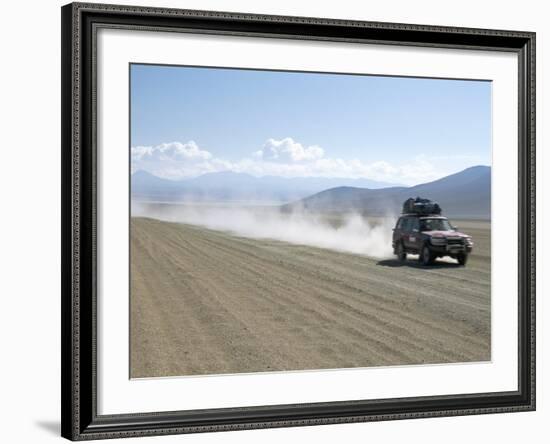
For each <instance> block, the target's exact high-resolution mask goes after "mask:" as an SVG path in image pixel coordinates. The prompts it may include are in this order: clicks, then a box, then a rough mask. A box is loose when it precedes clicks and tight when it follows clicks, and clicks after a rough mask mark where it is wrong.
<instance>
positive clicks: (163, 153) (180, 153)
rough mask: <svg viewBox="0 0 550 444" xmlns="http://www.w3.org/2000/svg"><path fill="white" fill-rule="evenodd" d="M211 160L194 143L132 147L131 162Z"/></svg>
mask: <svg viewBox="0 0 550 444" xmlns="http://www.w3.org/2000/svg"><path fill="white" fill-rule="evenodd" d="M211 158H212V154H210V153H209V152H208V151H206V150H201V149H200V148H199V147H198V146H197V144H196V143H195V142H194V141H192V140H191V141H189V142H187V143H180V142H170V143H161V144H160V145H156V146H136V147H132V160H135V161H138V162H156V161H176V162H187V161H200V160H208V159H211Z"/></svg>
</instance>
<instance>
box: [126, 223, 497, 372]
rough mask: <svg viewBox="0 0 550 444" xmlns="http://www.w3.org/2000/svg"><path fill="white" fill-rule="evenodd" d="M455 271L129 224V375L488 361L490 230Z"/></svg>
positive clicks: (479, 232) (485, 228)
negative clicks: (464, 264)
mask: <svg viewBox="0 0 550 444" xmlns="http://www.w3.org/2000/svg"><path fill="white" fill-rule="evenodd" d="M455 222H456V224H457V225H458V226H459V227H460V229H461V231H465V232H467V233H468V234H470V235H472V236H473V238H474V242H475V250H474V254H472V255H471V256H470V260H469V262H468V264H467V266H466V267H460V266H458V265H456V264H455V263H454V262H453V261H452V260H450V259H449V261H448V262H437V263H436V265H434V266H432V267H423V266H421V265H420V264H419V263H418V262H417V261H416V260H414V259H413V258H409V260H408V261H407V262H406V263H405V264H404V265H402V264H400V263H398V262H397V261H396V260H394V259H393V258H388V259H380V258H372V257H369V256H368V255H362V254H353V253H345V252H338V251H334V250H331V249H324V248H317V247H312V246H303V245H299V244H295V243H287V242H281V241H276V240H269V239H254V238H250V237H240V236H238V235H235V234H230V233H228V232H223V231H216V230H211V229H207V228H204V227H200V226H197V225H190V224H182V223H173V222H165V221H160V220H155V219H152V218H146V217H133V218H132V219H131V296H130V312H131V313H130V316H131V317H130V341H131V344H130V359H131V362H130V372H131V377H133V378H141V377H157V376H176V375H177V376H182V375H202V374H224V373H248V372H264V371H288V370H305V369H329V368H349V367H369V366H385V365H409V364H426V363H451V362H472V361H487V360H490V358H491V354H490V343H491V335H490V328H491V326H490V307H491V304H490V298H491V297H490V294H491V292H490V266H491V261H490V223H489V222H479V221H455Z"/></svg>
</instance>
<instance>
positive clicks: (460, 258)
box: [456, 253, 468, 265]
mask: <svg viewBox="0 0 550 444" xmlns="http://www.w3.org/2000/svg"><path fill="white" fill-rule="evenodd" d="M456 258H457V260H458V263H459V264H460V265H466V262H467V261H468V254H466V253H460V254H459V255H458V256H457V257H456Z"/></svg>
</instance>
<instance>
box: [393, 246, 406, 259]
mask: <svg viewBox="0 0 550 444" xmlns="http://www.w3.org/2000/svg"><path fill="white" fill-rule="evenodd" d="M395 254H396V255H397V260H398V261H399V262H405V261H406V260H407V253H405V249H404V248H403V243H402V242H399V243H398V244H397V247H396V248H395Z"/></svg>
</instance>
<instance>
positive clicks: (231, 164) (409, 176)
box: [131, 137, 457, 185]
mask: <svg viewBox="0 0 550 444" xmlns="http://www.w3.org/2000/svg"><path fill="white" fill-rule="evenodd" d="M131 156H132V172H134V171H137V170H145V171H148V172H150V173H152V174H154V175H156V176H159V177H165V178H169V179H182V178H186V177H195V176H199V175H201V174H205V173H213V172H219V171H234V172H237V173H248V174H252V175H254V176H266V175H274V176H282V177H336V178H368V179H372V180H377V181H383V182H390V183H400V184H405V185H415V184H418V183H423V182H429V181H431V180H435V179H438V178H440V177H443V176H445V175H447V174H451V173H453V172H456V171H457V168H456V166H455V168H454V169H452V170H447V169H445V168H441V167H436V164H438V165H440V164H441V160H438V159H436V158H429V157H426V156H423V155H420V156H417V157H416V158H415V159H413V160H412V161H410V162H408V163H406V164H401V165H395V164H391V163H389V162H387V161H383V160H381V161H376V162H372V163H365V162H363V161H361V160H359V159H341V158H332V157H326V156H325V150H324V149H323V148H321V147H319V146H316V145H313V146H308V147H304V146H303V145H302V144H300V143H298V142H296V141H294V140H293V139H292V138H290V137H287V138H284V139H281V140H275V139H269V140H267V141H266V142H265V144H264V145H263V147H262V148H261V150H259V151H256V152H254V153H252V155H251V156H249V157H245V158H243V159H241V160H239V161H229V160H225V159H223V158H219V157H215V156H213V155H212V154H211V153H210V152H209V151H206V150H204V149H201V148H199V146H198V145H197V144H196V143H195V142H194V141H189V142H187V143H180V142H171V143H163V144H160V145H156V146H136V147H132V149H131ZM453 163H454V162H453Z"/></svg>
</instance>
